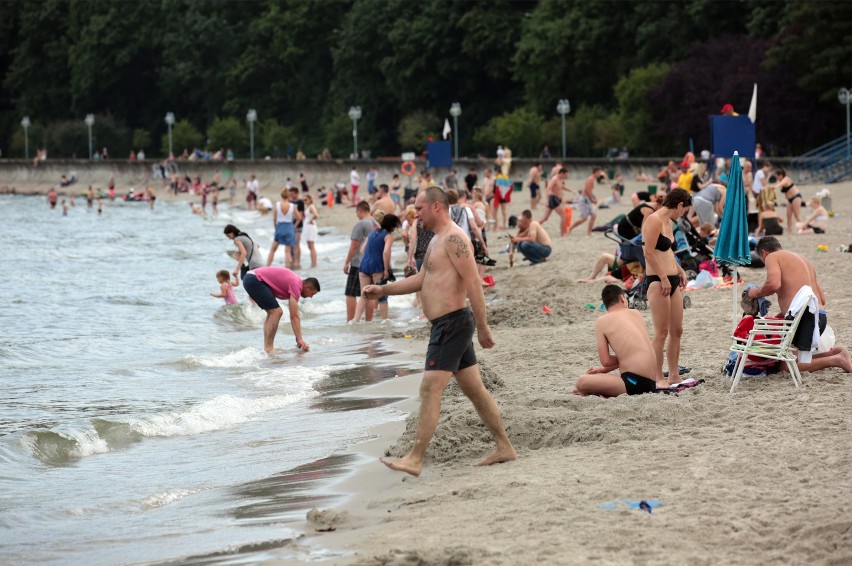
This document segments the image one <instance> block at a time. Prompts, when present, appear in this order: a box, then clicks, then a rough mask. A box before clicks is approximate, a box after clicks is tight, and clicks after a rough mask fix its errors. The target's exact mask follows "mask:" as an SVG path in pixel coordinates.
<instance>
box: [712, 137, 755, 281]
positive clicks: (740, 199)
mask: <svg viewBox="0 0 852 566" xmlns="http://www.w3.org/2000/svg"><path fill="white" fill-rule="evenodd" d="M748 238H749V236H748V199H747V198H746V193H745V187H743V172H742V167H740V155H739V153H737V152H734V156H733V157H732V158H731V170H730V172H729V173H728V191H727V193H726V196H725V210H724V212H723V213H722V224H721V225H720V226H719V234H718V236H717V237H716V247H715V248H713V257H714V258H715V259H716V261H718V262H720V263H727V264H729V265H734V266H737V265H748V264H750V263H751V250H750V249H749V245H748Z"/></svg>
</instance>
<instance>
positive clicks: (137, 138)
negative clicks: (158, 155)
mask: <svg viewBox="0 0 852 566" xmlns="http://www.w3.org/2000/svg"><path fill="white" fill-rule="evenodd" d="M131 147H133V148H134V149H137V150H139V149H144V150H145V151H146V152H147V151H148V150H149V149H150V148H151V132H149V131H148V130H144V129H142V128H137V129H135V130H133V143H132V144H131Z"/></svg>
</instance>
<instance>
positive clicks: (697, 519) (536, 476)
mask: <svg viewBox="0 0 852 566" xmlns="http://www.w3.org/2000/svg"><path fill="white" fill-rule="evenodd" d="M578 183H579V181H578V180H576V179H575V180H573V181H571V183H570V185H569V186H571V187H572V188H575V189H577V188H578ZM639 188H641V187H640V186H639V184H638V183H630V184H628V187H627V189H628V190H627V194H629V193H630V192H632V191H633V190H638V189H639ZM850 188H852V183H844V184H838V185H831V186H830V189H831V191H832V197H833V200H834V208H835V209H836V210H837V211H838V213H839V215H837V216H835V217H834V218H832V219H831V224H830V231H829V232H828V233H827V234H825V235H803V236H788V235H785V236H783V237H781V238H780V239H781V241H782V244H783V245H784V247H785V248H787V249H791V250H793V251H796V252H799V253H802V254H805V255H806V256H807V257H809V258H810V259H811V260H812V261H813V262H814V265H815V266H816V269H817V272H818V274H819V277H820V282H821V285H822V286H823V287H824V288H825V290H826V293H827V295H828V305H827V306H828V312H829V316H830V322H829V324H831V325H832V327H833V328H834V330H835V332H836V334H837V341H838V344H839V345H844V344H848V343H849V340H850V333H849V331H848V330H847V326H846V324H845V321H846V320H847V318H846V317H847V316H848V313H849V312H850V310H852V292H850V291H849V290H848V289H849V288H848V287H847V281H848V279H849V277H850V276H852V269H850V265H849V259H850V257H852V256H849V255H846V254H840V253H838V252H836V251H835V250H836V249H837V247H838V246H840V245H846V244H848V243H849V242H850V232H852V223H850V221H849V214H850V212H852V196H850V194H849V190H850ZM602 189H604V187H599V188H598V189H597V191H598V193H601V194H602V193H604V192H605V191H604V190H602ZM816 190H818V187H815V186H803V187H802V192H803V194H805V195H806V196H809V195H811V194H813V193H814V192H815V191H816ZM606 192H608V191H606ZM518 196H519V195H515V200H514V202H513V203H512V212H513V213H518V212H520V211H521V210H523V208H525V207H526V206H527V204H528V194H523V195H522V196H523V198H518ZM601 200H603V199H601ZM628 208H629V205H628V204H622V205H616V206H615V207H613V208H611V209H609V210H601V211H600V219H601V220H608V219H609V218H612V217H613V216H615V215H617V214H620V213H623V212H625V211H626V210H628ZM538 212H539V213H540V212H541V206H539V211H538ZM779 212H780V215H781V216H784V212H783V211H781V210H779ZM803 212H804V211H803ZM338 214H340V213H339V210H338V209H337V208H335V209H334V212H333V222H334V223H335V224H338V222H339V221H338V220H337V219H338V218H339V216H338ZM327 216H328V215H327ZM342 220H343V224H342V225H341V228H343V227H344V226H346V225H347V223H346V222H345V220H346V216H345V215H344V216H343V218H342ZM326 221H328V217H327V219H326ZM545 227H546V228H547V229H548V230H549V232H550V233H551V235H554V234H555V232H556V228H557V226H556V223H555V221H553V220H552V219H551V220H550V221H549V222H548V223H546V224H545ZM495 239H496V240H497V241H496V242H495ZM555 240H556V241H555V245H554V254H553V255H552V256H551V258H550V259H549V260H548V261H547V262H546V263H544V264H541V265H538V266H535V267H530V266H528V265H521V266H516V267H514V268H511V269H510V268H508V265H507V261H506V256H505V255H501V254H497V253H496V251H497V250H499V249H501V248H502V247H504V246H505V243H506V240H505V239H502V238H500V236H498V234H497V233H494V234H493V235H492V236H491V239H490V240H489V242H490V245H491V250H492V251H491V255H492V256H493V257H496V258H498V265H497V266H496V267H494V268H492V269H491V270H490V271H489V273H491V274H492V275H493V276H494V278H495V280H496V282H497V285H496V286H495V287H494V288H493V289H492V290H490V291H489V292H488V293H487V297H486V298H487V301H488V303H489V304H488V314H489V322H490V324H491V326H492V329H493V331H494V335H495V339H496V341H497V346H496V347H495V348H494V349H492V350H482V349H478V350H477V354H478V356H479V358H480V361H481V365H482V372H483V375H484V379H485V381H486V385H487V386H488V388H489V389H490V390H491V391H492V392H493V394H494V396H495V397H496V399H497V401H498V403H499V404H500V407H501V410H502V411H503V417H504V420H505V422H506V426H507V429H508V432H509V435H510V437H511V440H512V442H513V443H514V445H515V447H516V449H517V450H518V453H519V458H518V460H517V461H516V462H513V463H510V464H502V465H497V466H492V467H488V468H477V467H473V466H472V465H473V464H474V463H475V462H476V461H477V460H478V459H479V458H480V457H481V456H482V455H483V454H484V453H485V452H486V451H488V450H489V447H490V444H489V442H490V437H489V435H488V432H487V431H486V429H485V427H484V426H483V425H482V423H481V422H480V421H479V419H478V417H477V415H476V413H475V412H474V410H473V408H472V406H471V405H470V403H469V402H468V401H467V399H466V398H465V397H464V396H463V395H462V394H461V392H460V391H459V389H458V388H457V387H456V386H455V385H454V384H451V386H450V387H449V388H448V389H447V391H446V393H445V395H444V403H443V407H442V414H441V422H440V424H439V426H438V429H437V431H436V433H435V437H434V438H433V440H432V443H431V445H430V447H429V451H428V453H427V465H426V468H425V470H424V472H423V474H422V475H421V476H420V477H418V478H413V477H406V476H403V475H401V474H399V473H396V472H392V471H390V470H387V469H385V468H384V466H382V465H381V464H380V463H378V462H375V463H374V464H367V465H365V466H364V467H363V469H362V470H361V472H360V473H359V474H358V475H357V476H356V478H355V479H353V480H351V482H352V483H351V484H350V485H349V487H350V488H352V490H353V491H355V492H356V493H357V495H356V496H354V497H353V498H352V499H351V500H350V501H349V502H348V503H347V504H345V505H343V506H341V507H340V508H335V509H330V510H324V511H325V515H324V517H323V518H322V519H318V523H317V524H308V525H306V526H307V527H308V528H310V527H311V526H314V527H315V528H322V527H321V526H319V525H320V523H323V521H325V522H326V523H327V522H328V521H332V522H333V523H334V528H335V529H336V530H335V531H333V532H324V533H322V534H317V535H315V539H314V540H312V541H311V543H312V544H317V545H321V546H324V547H331V548H337V549H341V550H344V551H351V552H353V553H354V554H352V555H350V556H347V557H345V558H338V559H335V560H334V561H333V562H334V563H347V562H354V563H358V564H530V563H535V562H539V563H580V562H587V561H596V562H598V563H604V564H624V563H638V564H660V563H664V564H676V563H689V564H714V563H719V562H723V563H750V564H759V563H768V562H782V563H801V562H805V561H809V562H813V563H821V564H842V563H849V562H850V561H852V479H850V472H852V438H851V437H850V432H852V417H850V413H849V407H850V403H851V402H852V388H850V384H852V377H850V376H849V375H848V374H845V373H843V372H841V371H840V370H825V371H822V372H819V373H815V374H804V387H803V388H802V389H799V390H797V389H795V388H794V386H793V384H792V381H791V380H790V379H789V377H787V376H785V375H783V374H781V375H775V376H770V377H768V378H760V379H749V380H744V381H743V382H742V383H741V385H740V386H739V388H738V390H737V392H736V393H735V394H734V395H731V394H729V393H728V390H729V389H730V384H729V381H728V379H727V378H725V377H723V376H722V375H721V368H722V366H723V365H724V362H725V360H726V357H727V349H728V346H729V336H730V325H731V316H732V315H731V312H732V307H731V293H732V291H731V289H718V290H701V291H693V292H690V297H691V299H692V308H690V309H688V310H686V312H685V314H684V325H685V330H684V336H683V351H682V355H681V364H682V365H685V366H688V367H691V368H692V373H691V374H690V375H691V376H693V377H695V378H696V379H699V378H700V379H704V380H705V383H704V384H702V385H700V386H698V387H696V388H694V389H691V390H687V391H686V392H683V393H681V394H680V395H677V396H668V395H661V394H660V395H642V396H636V397H627V396H622V397H619V398H615V399H600V398H580V397H576V396H574V395H572V394H571V390H572V387H573V384H574V381H575V380H576V377H577V375H579V374H580V373H582V372H584V371H585V370H586V369H587V368H588V367H590V366H592V365H597V364H598V361H597V359H596V351H595V347H594V337H593V324H594V321H595V319H596V318H597V316H598V313H597V312H591V311H588V310H583V308H582V307H583V306H584V305H586V304H587V303H594V304H596V305H599V304H600V290H601V288H602V286H603V284H602V283H599V284H584V283H575V280H576V279H577V278H580V277H585V276H587V275H588V272H589V271H590V270H591V266H592V264H593V262H594V261H595V259H596V258H597V256H598V255H599V254H600V253H601V252H604V251H611V250H612V248H613V245H612V244H611V243H610V242H609V241H608V240H606V239H604V238H603V236H602V235H601V234H593V235H591V236H586V235H585V233H584V231H578V232H576V233H574V234H572V235H570V236H568V237H567V238H555ZM818 244H827V245H828V247H829V251H828V252H824V253H818V252H817V251H816V249H817V245H818ZM742 277H743V278H744V279H745V282H746V283H748V282H756V283H762V281H763V278H764V272H763V270H761V269H744V270H742ZM544 305H548V306H549V307H550V309H551V310H552V311H553V312H552V313H551V314H545V313H543V312H542V310H541V309H542V306H544ZM644 316H645V318H646V321H647V323H648V326H649V332H650V328H651V322H650V313H649V312H645V313H644ZM410 335H412V336H413V338H412V339H410V340H409V341H408V342H410V344H411V346H410V351H411V354H412V356H414V357H415V358H417V357H418V356H422V355H423V352H425V348H426V340H425V336H426V329H425V328H420V329H415V330H414V331H413V332H412V333H411V334H410ZM397 337H398V338H399V336H397ZM418 384H419V380H418V379H417V376H409V377H407V378H405V382H404V383H402V384H396V385H395V387H400V386H402V389H403V391H404V390H406V389H407V390H408V391H409V392H411V393H413V394H415V395H416V388H417V386H418ZM379 387H382V386H379ZM364 393H366V392H364ZM416 408H417V399H416V398H415V399H410V400H408V401H405V402H403V403H401V404H400V410H414V411H416ZM415 425H416V417H415V415H412V416H409V418H408V420H407V422H406V429H405V431H404V433H403V434H402V436H401V437H399V438H395V437H394V436H387V437H382V438H379V439H377V440H375V441H373V442H372V443H370V444H368V445H364V446H361V447H359V448H361V449H362V450H364V451H365V452H366V453H368V454H372V455H374V456H380V455H382V454H388V455H391V456H400V455H402V454H404V453H405V452H406V451H407V450H408V448H409V447H410V445H411V442H412V439H413V432H414V427H415ZM392 428H393V427H391V429H392ZM383 432H384V433H385V434H388V435H392V434H393V430H387V431H383ZM643 499H644V500H650V501H658V502H660V503H661V506H659V507H656V508H654V510H653V513H652V514H650V515H649V514H647V513H645V512H642V511H639V510H635V509H628V508H627V507H628V505H627V504H626V503H625V500H628V501H631V500H632V501H639V500H643ZM611 507H614V508H612V509H610V508H611ZM309 540H310V537H309Z"/></svg>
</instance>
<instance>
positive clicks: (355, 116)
mask: <svg viewBox="0 0 852 566" xmlns="http://www.w3.org/2000/svg"><path fill="white" fill-rule="evenodd" d="M349 119H350V120H352V143H353V147H354V152H353V153H354V154H355V159H358V120H360V119H361V107H360V106H352V107H351V108H349Z"/></svg>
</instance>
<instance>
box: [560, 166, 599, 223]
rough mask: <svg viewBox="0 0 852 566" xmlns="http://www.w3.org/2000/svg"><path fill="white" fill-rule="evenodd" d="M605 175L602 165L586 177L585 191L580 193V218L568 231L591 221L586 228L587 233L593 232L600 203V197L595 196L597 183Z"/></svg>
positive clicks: (578, 206) (578, 204)
mask: <svg viewBox="0 0 852 566" xmlns="http://www.w3.org/2000/svg"><path fill="white" fill-rule="evenodd" d="M601 175H603V169H601V168H600V167H595V168H594V169H593V170H592V174H591V175H589V176H588V177H586V182H585V183H584V184H583V192H582V193H580V199H579V200H578V201H577V208H578V213H579V216H580V219H579V220H577V221H576V222H574V224H573V225H572V226H571V227H570V228H569V229H568V233H569V234H570V233H571V231H572V230H574V228H576V227H577V226H579V225H580V224H582V223H583V222H585V221H586V220H588V221H589V226H588V227H587V228H586V233H587V234H591V233H592V229H593V228H594V227H595V218H597V214H595V205H597V204H598V199H596V198H595V194H594V191H595V183H596V182H597V181H598V179H599V178H600V176H601Z"/></svg>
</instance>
